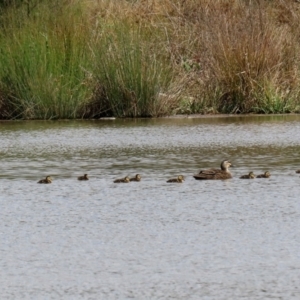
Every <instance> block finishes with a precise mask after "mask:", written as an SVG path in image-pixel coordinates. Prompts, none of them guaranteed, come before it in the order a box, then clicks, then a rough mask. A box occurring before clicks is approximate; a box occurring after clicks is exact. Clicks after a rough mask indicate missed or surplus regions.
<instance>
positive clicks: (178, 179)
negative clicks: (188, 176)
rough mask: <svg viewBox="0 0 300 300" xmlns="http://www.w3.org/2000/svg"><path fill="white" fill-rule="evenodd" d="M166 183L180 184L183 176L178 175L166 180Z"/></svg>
mask: <svg viewBox="0 0 300 300" xmlns="http://www.w3.org/2000/svg"><path fill="white" fill-rule="evenodd" d="M167 182H169V183H170V182H178V183H182V182H184V176H183V175H179V176H178V177H177V178H172V179H169V180H167Z"/></svg>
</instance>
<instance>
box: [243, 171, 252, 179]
mask: <svg viewBox="0 0 300 300" xmlns="http://www.w3.org/2000/svg"><path fill="white" fill-rule="evenodd" d="M240 178H241V179H254V178H255V175H254V173H253V172H250V173H249V174H248V175H243V176H241V177H240Z"/></svg>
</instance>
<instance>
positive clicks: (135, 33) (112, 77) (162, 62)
mask: <svg viewBox="0 0 300 300" xmlns="http://www.w3.org/2000/svg"><path fill="white" fill-rule="evenodd" d="M111 26H112V28H111V30H108V31H106V33H105V35H103V37H102V38H101V42H100V43H98V44H97V47H96V48H95V49H94V51H95V53H94V55H95V61H96V64H97V65H96V66H97V68H96V71H95V73H96V76H97V79H98V93H97V95H96V96H97V101H98V105H99V107H101V114H102V115H113V116H117V117H153V116H161V115H165V114H170V113H171V110H172V109H173V106H174V99H171V97H169V98H168V99H166V97H164V95H165V94H164V93H165V92H169V91H170V86H171V81H172V69H171V68H170V66H168V64H167V61H166V59H165V58H163V57H162V54H161V53H160V51H158V49H155V44H154V43H152V42H151V37H149V36H147V31H146V30H145V31H143V30H141V28H138V27H137V28H131V29H129V25H127V24H124V23H122V24H120V23H114V24H112V25H111ZM175 101H176V100H175Z"/></svg>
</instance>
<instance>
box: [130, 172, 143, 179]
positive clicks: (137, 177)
mask: <svg viewBox="0 0 300 300" xmlns="http://www.w3.org/2000/svg"><path fill="white" fill-rule="evenodd" d="M141 179H142V177H141V175H140V174H136V175H135V176H134V177H132V178H130V181H141Z"/></svg>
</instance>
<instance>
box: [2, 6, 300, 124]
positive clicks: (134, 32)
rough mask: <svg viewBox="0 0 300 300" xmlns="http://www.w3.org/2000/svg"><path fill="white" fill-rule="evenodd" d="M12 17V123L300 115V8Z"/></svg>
mask: <svg viewBox="0 0 300 300" xmlns="http://www.w3.org/2000/svg"><path fill="white" fill-rule="evenodd" d="M286 2H287V3H286ZM0 7H1V8H0V9H1V11H0V118H2V119H3V118H6V119H15V118H23V119H54V118H95V117H96V118H97V117H101V116H117V117H140V116H142V117H151V116H162V115H168V114H176V113H188V114H190V113H288V112H299V111H300V82H299V81H300V74H299V71H300V56H299V55H298V53H300V51H299V50H300V39H299V37H300V28H299V26H298V24H299V22H300V4H299V3H297V2H292V1H291V2H288V1H285V2H284V3H283V2H282V1H279V0H278V1H277V0H275V1H267V0H265V1H263V0H257V1H242V0H235V1H233V0H232V1H229V0H227V1H225V0H216V1H209V0H201V1H198V0H185V1H171V0H136V1H118V0H98V1H88V0H85V1H83V0H81V1H79V0H78V1H75V0H73V1H72V0H65V1H49V0H40V1H38V0H28V1H26V2H24V1H17V0H16V1H4V2H0Z"/></svg>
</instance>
